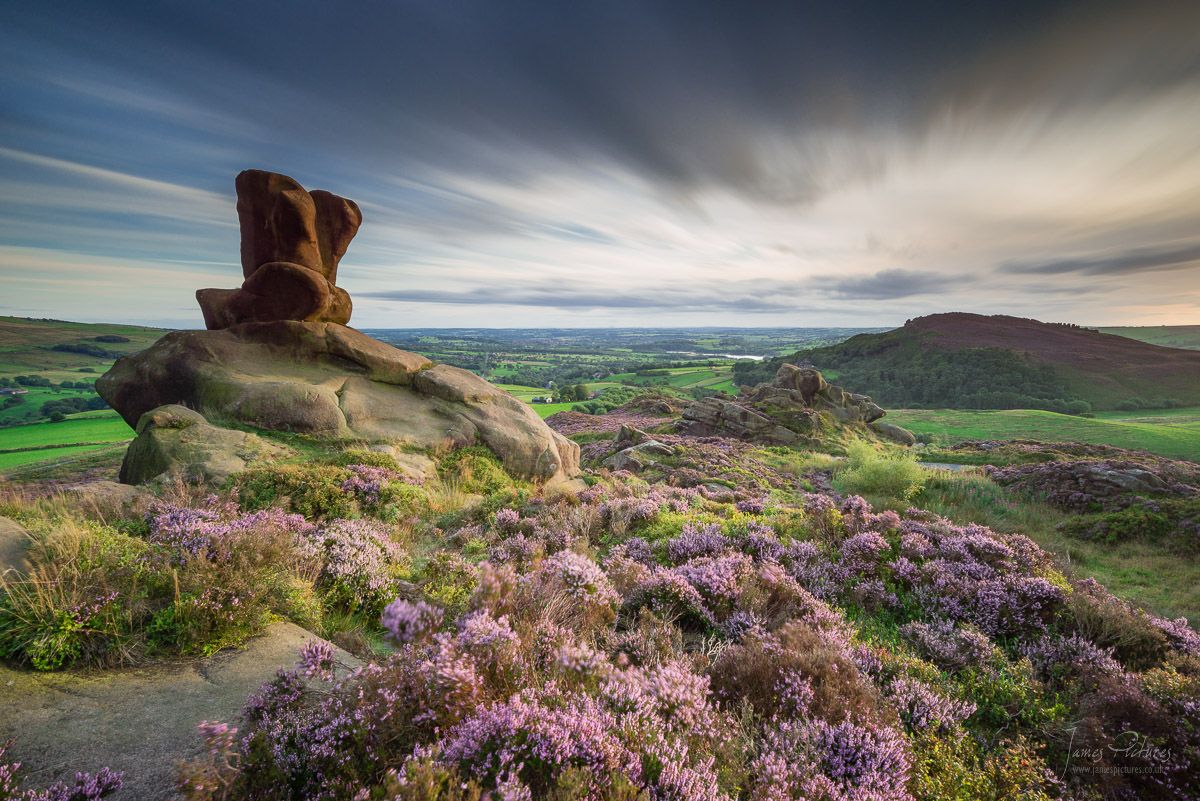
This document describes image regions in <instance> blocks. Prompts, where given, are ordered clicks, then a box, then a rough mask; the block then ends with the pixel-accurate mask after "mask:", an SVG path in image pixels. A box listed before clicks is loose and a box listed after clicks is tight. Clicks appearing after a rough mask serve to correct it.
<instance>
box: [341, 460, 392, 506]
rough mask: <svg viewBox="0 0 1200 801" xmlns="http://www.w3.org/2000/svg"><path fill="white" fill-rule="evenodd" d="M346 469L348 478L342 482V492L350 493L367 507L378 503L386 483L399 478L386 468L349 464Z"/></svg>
mask: <svg viewBox="0 0 1200 801" xmlns="http://www.w3.org/2000/svg"><path fill="white" fill-rule="evenodd" d="M346 469H347V470H349V471H350V477H349V478H348V479H346V480H345V481H343V482H342V491H343V492H349V493H352V494H353V495H355V496H357V498H358V499H359V501H361V502H363V503H365V504H366V505H368V506H374V505H375V504H377V503H379V497H380V494H381V493H382V492H383V488H384V487H385V486H387V484H388V482H390V481H396V480H397V479H399V478H400V474H399V473H397V472H396V471H395V470H389V469H388V468H386V467H374V466H372V465H368V464H350V465H346Z"/></svg>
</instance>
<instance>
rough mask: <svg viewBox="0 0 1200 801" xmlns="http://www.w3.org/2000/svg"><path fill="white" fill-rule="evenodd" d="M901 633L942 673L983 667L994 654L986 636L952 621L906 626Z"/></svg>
mask: <svg viewBox="0 0 1200 801" xmlns="http://www.w3.org/2000/svg"><path fill="white" fill-rule="evenodd" d="M900 634H901V635H902V636H903V637H904V638H905V639H906V640H908V641H909V642H910V643H912V644H913V645H914V646H915V647H916V649H917V652H918V653H920V654H921V656H923V657H925V658H926V659H928V660H930V661H931V662H933V663H934V664H935V665H937V666H938V667H940V668H942V669H943V670H949V671H955V670H961V669H963V668H966V667H980V666H982V665H984V664H986V662H987V661H988V659H989V658H990V657H991V654H992V651H993V646H992V641H991V640H989V639H988V638H987V635H985V634H983V633H982V632H980V631H978V630H976V629H974V628H972V627H970V626H955V625H954V623H952V622H951V621H949V620H941V621H934V622H932V623H921V622H919V621H914V622H912V623H906V624H905V625H903V626H901V627H900Z"/></svg>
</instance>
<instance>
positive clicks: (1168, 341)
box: [1099, 325, 1200, 350]
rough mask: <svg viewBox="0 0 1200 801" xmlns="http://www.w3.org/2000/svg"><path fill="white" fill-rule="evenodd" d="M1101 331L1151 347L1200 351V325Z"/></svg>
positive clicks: (1137, 326)
mask: <svg viewBox="0 0 1200 801" xmlns="http://www.w3.org/2000/svg"><path fill="white" fill-rule="evenodd" d="M1099 330H1100V331H1102V332H1104V333H1105V334H1116V335H1117V336H1119V337H1128V338H1129V339H1136V340H1139V341H1141V342H1149V343H1150V344H1151V345H1162V346H1163V347H1167V348H1187V349H1188V350H1200V325H1133V326H1115V327H1109V328H1101V329H1099Z"/></svg>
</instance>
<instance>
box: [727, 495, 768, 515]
mask: <svg viewBox="0 0 1200 801" xmlns="http://www.w3.org/2000/svg"><path fill="white" fill-rule="evenodd" d="M735 508H736V509H737V510H738V511H739V512H745V513H746V514H756V515H757V514H762V512H763V510H764V509H766V508H767V499H766V498H747V499H746V500H743V501H738V502H737V504H735Z"/></svg>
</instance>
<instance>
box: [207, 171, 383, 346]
mask: <svg viewBox="0 0 1200 801" xmlns="http://www.w3.org/2000/svg"><path fill="white" fill-rule="evenodd" d="M235 186H236V188H237V196H238V203H237V211H238V222H239V223H240V225H241V232H242V275H243V277H244V279H245V280H244V281H243V283H242V286H241V288H240V289H201V290H199V291H198V292H197V293H196V300H197V301H198V302H199V303H200V309H201V311H203V312H204V324H205V326H206V327H207V328H209V329H210V330H215V329H221V328H229V327H230V326H233V325H237V324H239V323H247V322H272V321H276V320H298V321H308V322H331V323H341V324H343V325H344V324H345V323H348V322H349V321H350V314H351V311H352V308H351V303H350V296H349V295H347V294H346V292H345V291H344V290H342V289H339V288H338V287H337V286H336V285H335V282H336V280H337V268H338V263H339V262H340V261H341V259H342V256H343V255H345V253H346V248H348V247H349V246H350V240H351V239H353V238H354V235H355V234H356V233H357V232H358V228H359V226H360V225H361V224H362V212H361V211H359V208H358V205H357V204H355V202H354V201H353V200H347V199H346V198H343V197H339V196H337V195H335V194H333V193H331V192H326V191H324V190H320V189H318V190H315V191H313V192H308V191H306V190H305V189H304V187H303V186H301V185H300V184H299V183H297V182H296V181H294V180H292V179H291V178H289V177H287V176H286V175H279V174H278V173H273V172H264V171H263V170H246V171H244V172H242V173H241V174H240V175H238V177H237V180H236V182H235Z"/></svg>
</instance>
